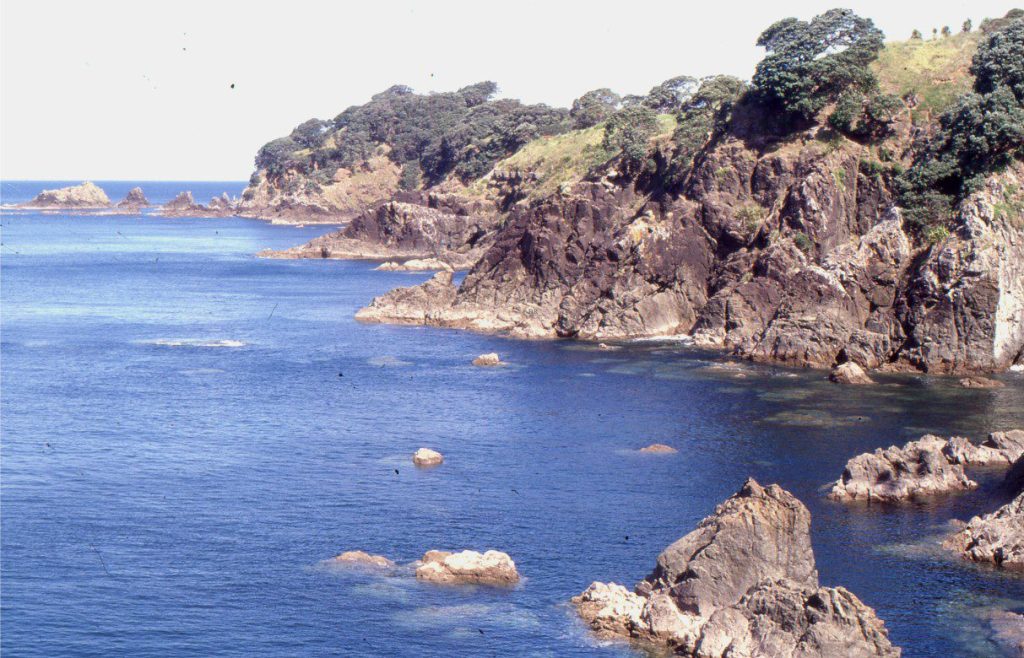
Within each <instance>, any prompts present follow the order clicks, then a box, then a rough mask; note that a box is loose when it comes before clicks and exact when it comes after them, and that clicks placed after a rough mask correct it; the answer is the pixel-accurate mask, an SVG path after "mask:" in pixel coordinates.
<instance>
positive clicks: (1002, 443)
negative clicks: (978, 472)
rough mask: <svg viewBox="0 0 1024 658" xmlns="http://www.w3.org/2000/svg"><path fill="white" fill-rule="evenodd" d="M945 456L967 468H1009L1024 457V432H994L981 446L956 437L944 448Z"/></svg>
mask: <svg viewBox="0 0 1024 658" xmlns="http://www.w3.org/2000/svg"><path fill="white" fill-rule="evenodd" d="M943 454H945V455H946V458H947V459H949V460H950V461H952V462H954V463H957V464H963V465H965V466H1009V465H1011V464H1013V463H1014V462H1016V461H1017V460H1018V459H1020V457H1021V455H1024V430H1009V431H1006V432H992V433H991V434H989V435H988V438H986V439H985V440H984V441H982V442H981V443H979V444H973V443H971V442H970V441H969V440H968V439H966V438H964V437H962V436H954V437H952V438H950V439H949V441H948V444H947V445H946V447H945V448H943Z"/></svg>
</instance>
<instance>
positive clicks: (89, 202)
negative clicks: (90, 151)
mask: <svg viewBox="0 0 1024 658" xmlns="http://www.w3.org/2000/svg"><path fill="white" fill-rule="evenodd" d="M20 207H22V208H44V209H45V208H50V209H54V210H61V209H77V210H88V209H98V208H108V207H110V199H109V198H108V197H107V193H106V192H104V191H103V190H102V189H101V188H100V187H99V186H97V185H96V184H95V183H92V182H90V181H86V182H84V183H81V184H80V185H73V186H71V187H62V188H60V189H57V190H43V191H42V192H40V193H39V194H37V195H36V198H34V199H32V200H31V201H29V202H28V203H23V204H21V205H20Z"/></svg>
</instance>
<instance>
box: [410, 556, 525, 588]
mask: <svg viewBox="0 0 1024 658" xmlns="http://www.w3.org/2000/svg"><path fill="white" fill-rule="evenodd" d="M416 578H418V579H419V580H424V581H427V582H431V583H439V584H442V585H491V586H508V585H514V584H516V583H518V582H519V572H518V571H516V565H515V562H513V561H512V558H510V557H509V556H508V554H507V553H502V552H501V551H487V552H486V553H478V552H476V551H462V552H459V553H449V552H447V551H427V553H425V554H424V555H423V558H422V559H421V560H420V565H419V566H418V567H417V568H416Z"/></svg>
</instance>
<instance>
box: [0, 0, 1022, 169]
mask: <svg viewBox="0 0 1024 658" xmlns="http://www.w3.org/2000/svg"><path fill="white" fill-rule="evenodd" d="M1018 4H1019V3H1018ZM832 6H835V4H833V2H811V1H808V0H799V1H797V0H794V1H789V2H786V1H781V2H771V3H757V4H755V3H751V2H728V1H720V2H699V3H689V2H683V1H680V0H677V1H675V2H664V1H662V2H655V1H647V0H630V1H629V2H623V0H614V1H606V0H588V1H578V2H577V1H559V0H542V1H536V0H517V1H515V2H509V1H505V2H486V1H485V0H476V1H475V2H456V1H443V0H442V1H434V2H429V3H428V2H410V1H407V0H396V1H392V0H375V1H357V2H326V1H323V2H310V1H304V0H289V1H288V2H255V1H251V0H250V1H248V2H233V1H224V0H218V1H210V0H202V1H198V2H197V1H194V0H172V1H169V2H153V3H148V2H137V1H136V2H119V1H114V0H109V1H108V0H90V1H89V2H82V1H76V2H70V1H68V2H56V1H48V0H3V1H2V3H0V178H4V179H7V180H17V179H40V180H87V179H89V180H218V181H225V180H245V179H247V178H248V177H249V174H250V173H251V172H252V169H253V157H254V155H255V153H256V151H257V149H259V147H260V146H262V145H263V144H264V143H266V142H268V141H270V140H271V139H273V138H275V137H279V136H282V135H285V134H287V133H288V132H290V131H291V129H292V128H293V127H294V126H296V125H298V124H299V123H301V122H303V121H305V120H306V119H309V118H311V117H319V118H332V117H334V116H336V115H337V114H338V113H340V112H341V111H342V110H344V109H345V108H346V107H348V106H350V105H355V104H361V103H364V102H366V101H367V100H369V98H370V96H371V95H373V94H374V93H377V92H379V91H382V90H384V89H386V88H387V87H389V86H391V85H393V84H406V85H409V86H411V87H413V88H414V89H415V90H417V91H419V92H429V91H448V90H453V89H457V88H459V87H462V86H465V85H467V84H472V83H474V82H479V81H481V80H494V81H495V82H497V83H498V85H499V87H500V89H501V91H500V95H501V96H505V97H511V98H519V99H521V100H523V101H524V102H530V103H539V102H543V103H548V104H550V105H559V106H568V105H570V104H571V103H572V100H573V99H574V98H576V97H578V96H579V95H581V94H582V93H584V92H586V91H588V90H590V89H594V88H598V87H610V88H612V89H613V90H615V91H617V92H619V93H620V94H629V93H634V94H642V93H646V91H647V90H648V89H650V88H651V87H652V86H654V85H655V84H657V83H658V82H661V81H662V80H665V79H667V78H670V77H673V76H676V75H683V74H686V75H694V76H702V75H710V74H714V73H728V74H732V75H735V76H738V77H741V78H745V79H749V78H750V76H751V75H752V74H753V70H754V65H755V64H756V63H757V61H758V60H759V59H760V58H761V56H762V54H763V53H762V52H761V51H760V49H758V48H756V47H755V46H754V42H755V41H756V39H757V36H758V34H760V32H761V31H762V30H763V29H764V28H766V27H767V26H768V25H770V24H771V23H773V22H774V21H776V20H778V19H780V18H784V17H787V16H795V17H797V18H801V19H809V18H811V17H813V16H814V15H816V14H819V13H821V12H822V11H825V10H826V9H828V8H830V7H832ZM840 6H848V7H850V8H852V9H854V10H855V11H856V12H857V13H859V14H860V15H862V16H866V17H870V18H872V19H874V21H875V23H876V25H878V26H879V27H880V28H881V29H882V30H883V31H884V32H885V33H886V37H887V38H888V39H899V40H902V39H905V38H907V37H908V36H909V35H910V33H911V31H912V30H914V29H915V28H916V29H919V30H921V31H922V32H923V33H925V34H926V35H927V34H930V33H931V30H932V28H933V27H937V28H941V27H942V26H943V25H949V26H950V27H951V28H953V29H954V30H955V29H958V28H959V26H960V25H961V23H963V21H964V19H965V18H968V17H970V18H971V19H972V20H973V21H974V24H975V25H977V24H978V23H979V22H980V21H981V19H982V18H984V17H986V16H1002V15H1003V14H1005V13H1006V12H1007V11H1008V10H1009V9H1011V8H1012V7H1013V6H1014V3H1012V2H990V1H988V0H971V1H970V2H963V1H959V2H957V1H952V0H930V1H924V2H922V1H894V0H863V1H859V2H858V1H852V0H847V1H846V2H844V3H842V4H841V5H840Z"/></svg>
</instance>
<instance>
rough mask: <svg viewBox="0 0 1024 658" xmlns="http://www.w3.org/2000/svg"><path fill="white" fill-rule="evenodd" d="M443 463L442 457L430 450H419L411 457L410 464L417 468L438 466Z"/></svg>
mask: <svg viewBox="0 0 1024 658" xmlns="http://www.w3.org/2000/svg"><path fill="white" fill-rule="evenodd" d="M443 462H444V455H442V454H441V453H439V452H438V451H436V450H431V449H430V448H420V449H419V450H417V451H416V452H415V453H413V456H412V463H413V464H416V465H417V466H439V465H440V464H442V463H443Z"/></svg>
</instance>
